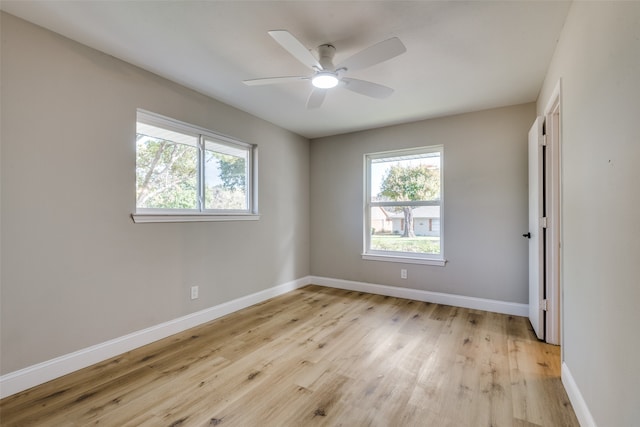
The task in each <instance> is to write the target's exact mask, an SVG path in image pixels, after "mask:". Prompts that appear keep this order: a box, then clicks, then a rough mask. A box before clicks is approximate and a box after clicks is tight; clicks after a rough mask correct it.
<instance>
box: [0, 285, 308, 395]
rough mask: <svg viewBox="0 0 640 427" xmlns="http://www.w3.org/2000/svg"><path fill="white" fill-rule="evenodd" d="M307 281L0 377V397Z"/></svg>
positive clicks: (271, 296)
mask: <svg viewBox="0 0 640 427" xmlns="http://www.w3.org/2000/svg"><path fill="white" fill-rule="evenodd" d="M307 284H309V278H308V277H303V278H300V279H297V280H294V281H291V282H288V283H284V284H282V285H279V286H274V287H272V288H269V289H265V290H263V291H260V292H256V293H254V294H251V295H247V296H244V297H241V298H237V299H234V300H232V301H228V302H225V303H222V304H219V305H216V306H213V307H210V308H207V309H204V310H201V311H198V312H195V313H191V314H188V315H186V316H182V317H179V318H177V319H173V320H170V321H168V322H164V323H161V324H159V325H155V326H152V327H150V328H146V329H143V330H140V331H136V332H133V333H131V334H128V335H125V336H122V337H119V338H115V339H112V340H109V341H106V342H103V343H100V344H97V345H93V346H91V347H87V348H84V349H82V350H78V351H75V352H73V353H69V354H65V355H63V356H60V357H56V358H55V359H51V360H47V361H45V362H42V363H38V364H36V365H32V366H28V367H26V368H24V369H20V370H18V371H14V372H10V373H8V374H6V375H3V376H1V377H0V399H2V398H5V397H7V396H11V395H12V394H15V393H18V392H21V391H23V390H26V389H28V388H31V387H34V386H36V385H39V384H43V383H45V382H47V381H51V380H53V379H55V378H58V377H61V376H63V375H66V374H68V373H71V372H73V371H77V370H79V369H82V368H86V367H87V366H91V365H93V364H95V363H99V362H102V361H104V360H107V359H110V358H112V357H114V356H117V355H119V354H122V353H126V352H127V351H131V350H133V349H135V348H138V347H141V346H143V345H146V344H150V343H152V342H154V341H157V340H159V339H162V338H166V337H168V336H171V335H173V334H177V333H178V332H182V331H185V330H187V329H190V328H193V327H195V326H198V325H201V324H203V323H206V322H210V321H212V320H215V319H217V318H219V317H222V316H226V315H227V314H230V313H233V312H235V311H238V310H241V309H243V308H246V307H249V306H251V305H254V304H257V303H260V302H262V301H266V300H268V299H269V298H273V297H276V296H278V295H282V294H285V293H287V292H290V291H293V290H294V289H298V288H300V287H302V286H305V285H307Z"/></svg>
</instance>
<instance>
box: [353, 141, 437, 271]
mask: <svg viewBox="0 0 640 427" xmlns="http://www.w3.org/2000/svg"><path fill="white" fill-rule="evenodd" d="M436 152H437V153H439V155H440V200H425V201H416V202H407V201H402V202H372V201H371V162H372V160H374V159H383V158H388V157H401V156H415V155H420V154H428V153H436ZM443 165H444V147H443V146H442V145H433V146H427V147H417V148H409V149H403V150H393V151H384V152H378V153H369V154H365V156H364V203H363V205H364V229H363V236H364V238H363V247H364V249H363V253H362V259H364V260H369V261H388V262H399V263H406V264H425V265H435V266H440V267H442V266H444V265H445V264H446V260H445V258H444V215H443V212H444V180H443V176H444V173H443V171H444V166H443ZM376 206H380V207H385V206H389V207H391V206H440V253H439V254H423V253H413V252H400V251H381V250H372V249H371V208H372V207H376Z"/></svg>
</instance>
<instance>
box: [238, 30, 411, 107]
mask: <svg viewBox="0 0 640 427" xmlns="http://www.w3.org/2000/svg"><path fill="white" fill-rule="evenodd" d="M269 35H270V36H271V37H273V38H274V40H275V41H277V42H278V43H279V44H280V46H282V47H283V48H284V49H285V50H286V51H287V52H289V53H290V54H291V55H293V56H294V57H295V58H296V59H297V60H298V61H300V62H302V63H303V64H304V65H306V66H308V67H309V68H311V69H312V70H313V74H312V75H310V76H287V77H268V78H263V79H251V80H244V81H243V82H244V84H246V85H249V86H254V85H269V84H279V83H289V82H302V81H311V83H312V85H313V90H312V91H311V94H310V95H309V98H308V100H307V108H310V109H311V108H318V107H320V105H322V102H323V101H324V98H325V96H326V94H327V91H328V90H329V89H331V88H333V87H336V86H338V85H340V86H341V87H344V88H345V89H349V90H351V91H353V92H356V93H359V94H362V95H366V96H370V97H373V98H386V97H388V96H390V95H391V94H392V93H393V89H391V88H390V87H387V86H383V85H380V84H377V83H373V82H368V81H365V80H359V79H354V78H351V77H344V75H345V74H346V73H348V72H351V71H354V70H359V69H362V68H366V67H370V66H372V65H375V64H379V63H380V62H384V61H386V60H388V59H391V58H394V57H396V56H398V55H400V54H402V53H404V52H406V51H407V49H406V48H405V47H404V45H403V44H402V42H401V41H400V39H398V38H397V37H392V38H390V39H387V40H384V41H382V42H380V43H377V44H374V45H373V46H370V47H368V48H366V49H364V50H361V51H360V52H358V53H356V54H354V55H353V56H351V57H349V58H347V59H345V60H344V61H342V62H341V63H339V64H338V65H335V66H334V65H333V56H334V55H335V52H336V48H335V47H334V46H333V45H331V44H322V45H320V46H318V58H317V59H316V57H315V56H314V55H313V54H312V53H311V51H310V50H309V49H307V48H306V47H305V46H304V45H303V44H302V43H301V42H300V41H299V40H298V39H297V38H295V37H294V36H293V35H292V34H291V33H290V32H288V31H286V30H273V31H269Z"/></svg>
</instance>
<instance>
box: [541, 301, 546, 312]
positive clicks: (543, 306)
mask: <svg viewBox="0 0 640 427" xmlns="http://www.w3.org/2000/svg"><path fill="white" fill-rule="evenodd" d="M540 310H542V311H547V300H546V299H543V300H541V301H540Z"/></svg>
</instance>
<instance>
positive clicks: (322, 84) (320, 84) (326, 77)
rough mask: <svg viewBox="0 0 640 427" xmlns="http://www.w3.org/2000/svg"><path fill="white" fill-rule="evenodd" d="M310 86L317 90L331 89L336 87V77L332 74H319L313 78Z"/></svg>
mask: <svg viewBox="0 0 640 427" xmlns="http://www.w3.org/2000/svg"><path fill="white" fill-rule="evenodd" d="M311 84H313V85H314V86H315V87H317V88H319V89H331V88H332V87H336V86H337V85H338V77H337V76H336V75H335V74H334V73H332V72H320V73H318V74H316V75H315V76H313V78H312V79H311Z"/></svg>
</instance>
